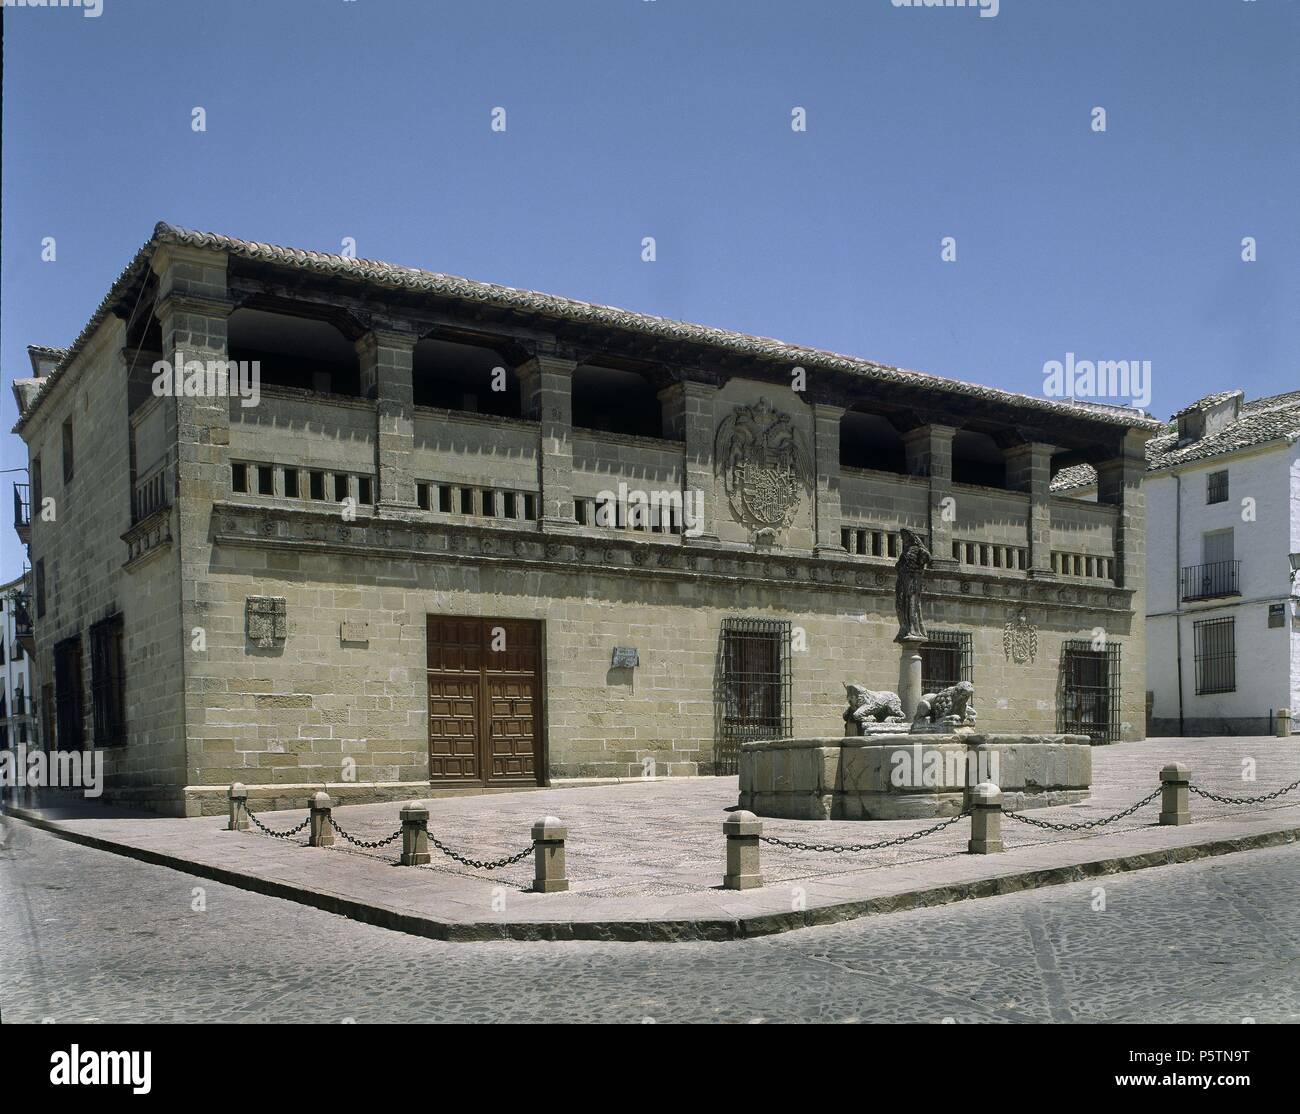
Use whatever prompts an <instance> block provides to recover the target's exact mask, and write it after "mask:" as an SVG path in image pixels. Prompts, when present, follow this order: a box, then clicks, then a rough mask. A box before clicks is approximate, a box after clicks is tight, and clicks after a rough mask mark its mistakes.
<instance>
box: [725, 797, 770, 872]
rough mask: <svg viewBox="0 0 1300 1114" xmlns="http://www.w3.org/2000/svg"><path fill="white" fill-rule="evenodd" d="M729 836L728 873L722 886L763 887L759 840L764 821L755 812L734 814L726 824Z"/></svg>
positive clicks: (727, 819) (726, 832) (728, 818)
mask: <svg viewBox="0 0 1300 1114" xmlns="http://www.w3.org/2000/svg"><path fill="white" fill-rule="evenodd" d="M722 832H723V834H724V835H725V836H726V837H727V873H726V876H725V877H724V878H723V879H722V886H723V888H724V889H727V890H753V889H756V888H758V887H759V886H761V885H762V884H763V875H762V873H761V871H760V869H759V862H758V837H759V836H761V835H762V834H763V821H761V820H760V819H759V818H758V817H757V816H755V815H754V814H753V813H752V812H745V811H743V810H741V811H739V812H733V813H732V814H731V815H730V816H728V817H727V818H726V819H725V820H724V821H723V822H722Z"/></svg>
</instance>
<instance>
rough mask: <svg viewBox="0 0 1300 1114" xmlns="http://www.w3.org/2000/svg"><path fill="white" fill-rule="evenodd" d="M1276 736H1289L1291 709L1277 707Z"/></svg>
mask: <svg viewBox="0 0 1300 1114" xmlns="http://www.w3.org/2000/svg"><path fill="white" fill-rule="evenodd" d="M1277 737H1278V738H1279V739H1289V738H1290V737H1291V709H1290V708H1279V709H1278V710H1277Z"/></svg>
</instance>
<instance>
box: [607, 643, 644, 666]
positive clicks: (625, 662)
mask: <svg viewBox="0 0 1300 1114" xmlns="http://www.w3.org/2000/svg"><path fill="white" fill-rule="evenodd" d="M640 664H641V662H640V660H639V659H638V658H637V653H636V647H635V646H615V647H614V661H613V668H615V669H635V668H636V667H637V666H638V665H640Z"/></svg>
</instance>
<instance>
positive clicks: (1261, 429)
mask: <svg viewBox="0 0 1300 1114" xmlns="http://www.w3.org/2000/svg"><path fill="white" fill-rule="evenodd" d="M1238 393H1240V392H1238V391H1220V392H1218V393H1217V394H1212V395H1206V396H1205V398H1201V399H1197V400H1196V401H1195V402H1194V403H1192V404H1191V405H1190V406H1185V407H1184V408H1183V409H1182V410H1180V411H1179V412H1178V414H1175V415H1174V416H1173V418H1172V419H1170V421H1168V422H1166V423H1165V425H1164V426H1163V428H1162V429H1161V430H1160V432H1159V433H1157V434H1156V435H1155V436H1154V437H1152V438H1151V439H1150V440H1149V441H1148V442H1147V443H1146V455H1147V471H1148V472H1158V471H1160V470H1161V469H1162V468H1173V467H1175V466H1176V465H1179V464H1190V463H1192V462H1193V461H1197V460H1209V459H1211V458H1213V457H1216V456H1224V455H1225V454H1227V453H1235V452H1240V451H1241V450H1242V449H1250V448H1253V447H1255V446H1256V445H1266V444H1268V442H1270V441H1294V440H1296V439H1297V438H1300V391H1287V392H1285V393H1283V394H1280V395H1269V396H1268V397H1267V398H1257V399H1255V400H1254V401H1253V402H1247V403H1244V404H1243V405H1242V408H1241V414H1240V416H1239V417H1238V418H1237V420H1236V421H1234V422H1231V423H1229V424H1228V425H1226V426H1224V427H1223V428H1222V429H1221V430H1219V431H1218V432H1217V433H1212V434H1210V435H1209V436H1207V437H1202V438H1200V439H1198V440H1196V441H1187V442H1185V443H1183V444H1181V445H1180V444H1179V441H1178V417H1179V415H1180V414H1186V413H1189V412H1190V411H1193V410H1203V409H1205V408H1206V407H1209V406H1213V405H1215V403H1218V402H1226V401H1227V400H1228V399H1230V398H1231V397H1232V396H1233V395H1234V394H1238ZM1096 482H1097V473H1096V471H1095V470H1094V469H1093V467H1092V465H1090V464H1076V465H1074V466H1073V467H1072V468H1062V469H1061V470H1060V471H1059V472H1058V473H1057V474H1056V478H1055V479H1053V480H1052V490H1053V491H1068V490H1071V489H1073V488H1079V487H1088V486H1090V485H1092V484H1094V483H1096Z"/></svg>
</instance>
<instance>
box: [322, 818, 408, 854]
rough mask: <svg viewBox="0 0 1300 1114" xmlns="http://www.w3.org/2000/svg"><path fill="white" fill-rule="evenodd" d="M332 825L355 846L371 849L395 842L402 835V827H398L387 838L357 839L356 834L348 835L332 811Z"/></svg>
mask: <svg viewBox="0 0 1300 1114" xmlns="http://www.w3.org/2000/svg"><path fill="white" fill-rule="evenodd" d="M330 827H331V828H333V829H334V830H335V831H336V832H338V834H339V835H341V836H342V837H343V838H344V839H346V840H347V841H348V842H349V843H351V844H352V845H353V846H355V847H368V848H371V849H374V848H376V847H387V846H388V845H389V844H390V843H392V842H393V840H395V839H400V838H401V835H402V829H401V828H398V829H397V831H395V832H394V833H393V834H392V835H390V836H388V837H386V838H385V839H376V840H368V839H357V837H356V836H352V835H348V833H347V832H345V831H344V830H343V829H342V828H340V827H339V825H338V821H337V820H335V819H334V814H333V813H330Z"/></svg>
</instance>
